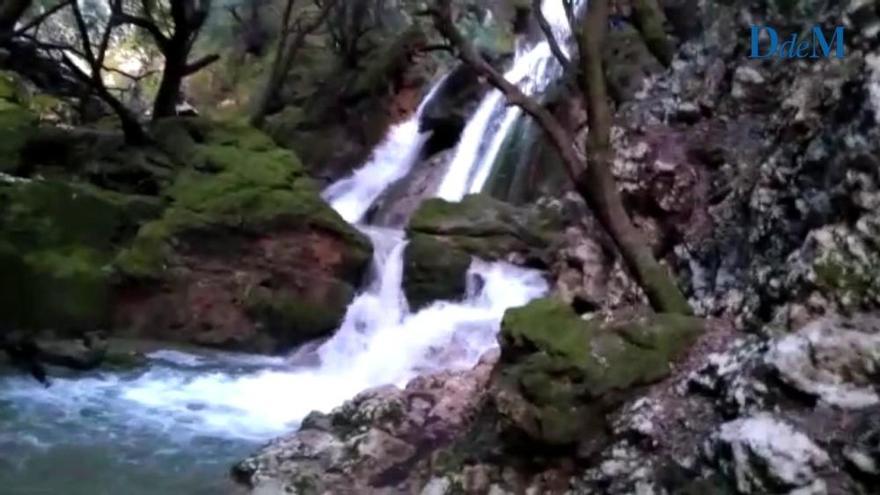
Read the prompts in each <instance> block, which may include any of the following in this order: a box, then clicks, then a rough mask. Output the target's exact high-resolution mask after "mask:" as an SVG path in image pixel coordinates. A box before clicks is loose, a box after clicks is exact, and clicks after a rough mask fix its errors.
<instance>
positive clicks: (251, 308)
mask: <svg viewBox="0 0 880 495" xmlns="http://www.w3.org/2000/svg"><path fill="white" fill-rule="evenodd" d="M326 283H327V285H329V286H330V288H329V290H328V291H327V293H325V294H323V295H322V297H321V298H320V300H316V299H318V298H309V297H304V295H303V294H297V293H292V292H285V291H282V292H272V291H269V290H265V289H264V290H261V291H259V292H258V293H254V294H251V295H250V296H249V298H248V299H247V300H246V301H245V304H246V307H247V311H248V312H249V313H250V315H251V316H252V317H253V318H254V319H255V320H257V321H259V322H261V323H262V324H263V326H264V329H265V330H266V331H267V332H269V334H270V335H271V337H272V338H273V339H274V341H275V342H274V344H273V345H275V346H277V347H279V348H291V347H294V346H296V345H299V344H302V343H303V342H305V341H308V340H311V339H315V338H319V337H323V336H325V335H327V334H329V333H331V332H332V331H334V330H336V329H337V328H339V325H341V324H342V320H343V317H344V316H345V311H346V309H347V308H348V305H349V303H351V300H352V299H353V298H354V296H355V291H354V287H353V286H352V285H350V284H347V283H344V282H341V281H338V280H331V281H328V282H326Z"/></svg>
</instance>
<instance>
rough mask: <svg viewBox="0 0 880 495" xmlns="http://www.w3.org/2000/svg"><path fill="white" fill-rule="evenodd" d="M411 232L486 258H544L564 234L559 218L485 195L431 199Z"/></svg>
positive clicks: (418, 213) (412, 220)
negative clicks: (512, 255) (519, 254)
mask: <svg viewBox="0 0 880 495" xmlns="http://www.w3.org/2000/svg"><path fill="white" fill-rule="evenodd" d="M407 229H408V231H409V232H410V234H411V235H414V234H431V235H434V236H438V237H443V239H444V240H445V241H446V242H447V243H448V244H449V245H451V246H454V247H456V248H457V249H459V250H461V251H464V252H467V253H469V254H471V255H473V256H477V257H480V258H484V259H490V260H491V259H500V258H504V257H505V256H506V255H508V254H509V253H511V252H524V253H528V254H529V255H530V256H532V257H543V256H544V254H545V253H544V252H545V250H546V249H547V248H549V247H550V246H551V245H552V244H553V243H554V239H555V238H556V237H557V236H558V235H559V233H560V231H561V224H560V221H559V218H557V217H555V216H553V215H550V214H549V213H548V212H547V211H544V210H543V209H540V208H516V207H514V206H513V205H510V204H508V203H505V202H503V201H499V200H497V199H495V198H492V197H491V196H488V195H484V194H472V195H468V196H465V197H464V198H463V199H462V200H461V201H460V202H449V201H445V200H443V199H439V198H435V199H429V200H427V201H425V202H424V203H422V205H421V206H420V207H419V209H418V210H417V211H416V212H415V214H414V215H413V217H412V219H411V220H410V223H409V226H408V228H407Z"/></svg>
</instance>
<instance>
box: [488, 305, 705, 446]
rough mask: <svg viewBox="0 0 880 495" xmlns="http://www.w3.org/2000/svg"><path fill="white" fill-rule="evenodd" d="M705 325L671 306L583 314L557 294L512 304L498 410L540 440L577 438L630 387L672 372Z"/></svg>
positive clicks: (559, 441) (505, 333)
mask: <svg viewBox="0 0 880 495" xmlns="http://www.w3.org/2000/svg"><path fill="white" fill-rule="evenodd" d="M701 329H702V321H701V320H699V319H695V318H690V317H685V316H679V315H672V314H656V315H651V316H644V317H641V318H636V319H633V320H630V321H624V322H613V323H600V322H596V321H585V320H583V319H581V318H580V317H579V316H578V315H577V314H576V313H575V312H574V311H573V310H572V309H571V308H570V307H569V306H568V305H566V304H564V303H562V302H560V301H557V300H554V299H539V300H536V301H533V302H532V303H530V304H528V305H527V306H524V307H521V308H515V309H511V310H509V311H508V312H507V313H506V314H505V316H504V320H503V322H502V331H501V337H500V339H501V344H502V358H501V359H502V360H501V363H502V364H501V367H500V374H499V383H498V385H499V386H498V388H497V390H496V393H495V402H496V404H497V407H498V410H499V412H500V413H501V415H502V417H504V418H505V422H506V423H507V424H508V426H510V427H511V428H513V429H514V430H515V431H518V432H519V433H521V434H524V435H526V436H527V437H529V438H531V439H533V440H535V441H538V442H541V443H544V444H550V445H573V444H577V443H578V442H579V441H580V439H581V438H582V435H583V434H584V433H585V432H586V431H588V430H590V431H592V430H593V429H594V428H595V427H597V426H599V425H601V424H602V416H603V412H604V411H605V410H607V408H609V407H611V406H613V405H616V404H618V403H619V402H620V400H622V398H625V397H626V395H627V393H628V392H630V391H632V390H633V389H634V388H636V387H639V386H642V385H647V384H650V383H653V382H656V381H658V380H660V379H662V378H664V377H666V376H667V375H668V374H669V372H670V370H671V366H672V363H673V362H674V361H675V359H676V358H678V357H679V356H680V355H681V354H682V353H683V351H685V350H686V349H687V348H688V347H689V345H690V344H691V343H692V342H693V341H694V339H695V338H696V336H697V335H699V333H700V331H701Z"/></svg>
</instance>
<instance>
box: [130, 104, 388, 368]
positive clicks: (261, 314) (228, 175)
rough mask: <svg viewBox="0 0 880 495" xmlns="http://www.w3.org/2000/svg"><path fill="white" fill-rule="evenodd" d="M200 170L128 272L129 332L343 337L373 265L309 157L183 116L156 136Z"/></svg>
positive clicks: (249, 343)
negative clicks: (308, 164)
mask: <svg viewBox="0 0 880 495" xmlns="http://www.w3.org/2000/svg"><path fill="white" fill-rule="evenodd" d="M156 135H157V136H159V137H160V145H161V146H162V147H163V149H165V150H166V151H167V152H168V153H169V154H170V155H171V156H172V157H174V158H175V160H177V161H179V162H184V161H186V162H188V163H189V166H187V167H186V168H185V169H184V170H182V171H181V172H180V173H179V174H178V175H177V178H176V180H175V181H174V183H173V184H171V185H170V186H169V187H168V188H167V190H166V191H165V195H166V196H167V197H168V200H169V205H168V207H167V208H166V209H165V211H164V213H163V214H162V216H161V217H160V218H158V219H157V220H155V221H153V222H149V223H147V224H145V225H144V226H143V227H142V228H141V229H140V231H139V233H138V235H137V237H136V238H135V240H134V241H133V242H132V244H131V246H130V247H129V248H128V249H126V250H124V251H123V252H121V253H120V255H119V256H118V257H117V259H116V266H117V268H118V269H119V270H120V272H121V273H122V274H123V275H125V276H126V277H127V279H128V280H129V284H128V286H129V287H128V291H127V292H126V293H125V294H124V297H123V299H124V300H125V301H126V302H127V304H123V305H121V306H120V310H119V312H118V315H117V321H118V324H119V325H121V326H124V327H127V328H128V329H129V330H130V331H131V332H133V333H134V334H136V335H139V336H151V337H160V338H167V339H177V340H186V341H190V342H195V343H199V344H207V345H213V346H219V347H233V348H237V349H242V348H244V349H248V350H259V351H277V350H282V349H287V348H289V347H291V346H293V345H296V344H298V343H301V342H302V341H304V340H307V339H311V338H314V337H317V336H321V335H325V334H326V333H328V332H330V331H332V330H333V329H335V328H336V327H337V326H338V325H339V323H341V321H342V318H343V317H344V315H345V308H346V306H347V305H348V303H349V302H350V301H351V299H352V297H353V294H354V289H355V288H356V287H357V286H358V284H359V283H360V278H361V276H362V274H363V271H364V269H365V268H366V266H367V265H368V263H369V260H370V258H371V253H372V248H371V245H370V243H369V241H368V240H367V239H366V238H365V237H364V236H363V235H361V234H360V233H359V232H358V231H357V230H355V229H354V228H352V227H351V226H350V225H348V224H347V223H346V222H345V221H344V220H343V219H342V218H341V217H340V216H339V215H338V214H337V213H336V212H335V211H334V210H333V209H332V208H330V206H329V205H327V204H326V203H325V202H324V201H323V200H322V199H321V197H320V195H319V191H318V188H317V187H316V185H315V183H314V182H313V181H312V180H311V179H310V178H308V177H307V176H306V174H305V170H304V168H303V167H302V165H301V164H300V162H299V159H298V158H297V156H296V155H295V154H294V153H293V152H291V151H288V150H284V149H281V148H278V147H277V146H276V145H275V144H274V143H273V142H272V140H271V139H270V138H269V137H268V136H266V135H265V134H263V133H262V132H260V131H258V130H256V129H254V128H252V127H249V126H247V125H244V124H237V123H211V122H208V121H206V120H203V119H171V120H168V121H165V122H162V123H160V126H159V127H158V128H157V130H156Z"/></svg>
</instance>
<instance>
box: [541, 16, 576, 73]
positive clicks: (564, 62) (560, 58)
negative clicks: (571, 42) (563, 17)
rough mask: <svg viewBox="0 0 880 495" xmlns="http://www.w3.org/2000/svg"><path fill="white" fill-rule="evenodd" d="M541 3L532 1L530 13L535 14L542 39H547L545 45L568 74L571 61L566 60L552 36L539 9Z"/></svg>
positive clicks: (557, 42) (550, 27)
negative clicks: (547, 45)
mask: <svg viewBox="0 0 880 495" xmlns="http://www.w3.org/2000/svg"><path fill="white" fill-rule="evenodd" d="M542 3H543V1H542V0H532V12H534V13H535V19H537V20H538V26H540V27H541V31H543V32H544V37H545V38H547V43H548V44H549V45H550V51H551V52H553V56H554V57H556V60H558V61H559V63H560V64H561V65H562V68H563V69H564V70H565V71H566V72H568V70H569V69H571V61H570V60H568V57H567V56H566V55H565V51H564V50H563V49H562V47H561V46H559V41H558V40H557V39H556V35H554V34H553V27H552V26H550V22H548V21H547V17H545V16H544V11H543V10H542V9H541V4H542Z"/></svg>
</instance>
